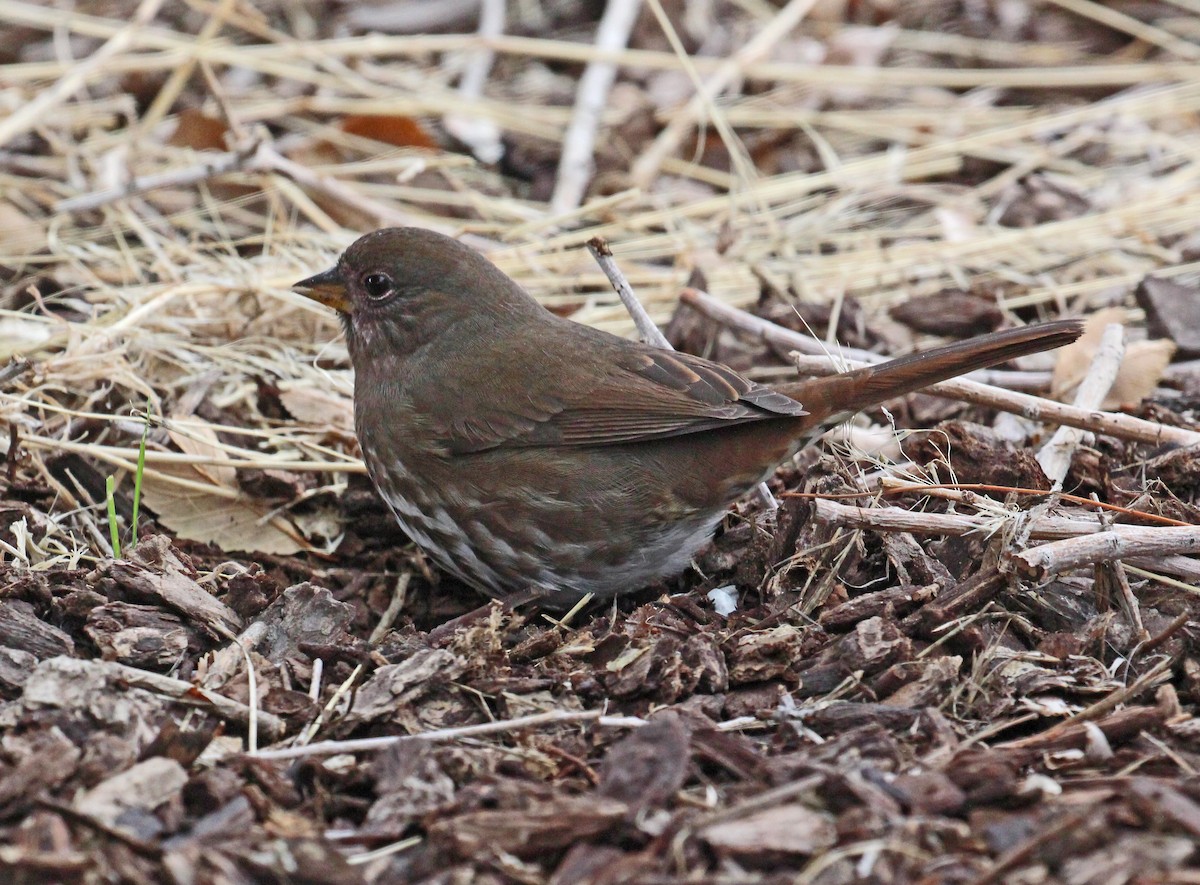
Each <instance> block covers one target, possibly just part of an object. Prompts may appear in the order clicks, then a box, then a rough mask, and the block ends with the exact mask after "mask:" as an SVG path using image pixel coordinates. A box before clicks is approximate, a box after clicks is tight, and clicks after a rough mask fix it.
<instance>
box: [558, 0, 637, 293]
mask: <svg viewBox="0 0 1200 885" xmlns="http://www.w3.org/2000/svg"><path fill="white" fill-rule="evenodd" d="M641 5H642V0H609V2H608V3H607V4H605V7H604V15H603V16H602V17H601V18H600V24H599V26H598V27H597V28H596V50H597V51H599V52H619V51H621V50H622V49H624V48H625V47H626V45H627V44H628V43H629V33H630V31H632V30H633V23H634V22H635V21H637V15H638V10H639V9H640V8H641ZM616 76H617V65H616V63H615V62H612V61H599V60H594V61H592V62H590V63H589V64H588V66H587V70H585V71H584V72H583V76H582V77H580V78H579V87H578V89H577V90H576V92H575V108H574V110H573V111H572V113H571V125H570V126H568V127H567V133H566V135H564V136H563V147H562V154H561V155H560V157H559V161H558V176H557V178H556V180H555V182H554V195H553V196H552V197H551V198H550V212H551V214H552V215H562V214H563V213H566V212H570V211H571V210H572V209H575V208H576V207H578V206H579V204H580V203H581V202H582V201H583V195H584V192H585V191H586V190H587V185H588V182H589V181H590V180H591V178H592V173H593V172H594V171H595V168H596V163H595V160H594V153H595V144H596V128H597V126H598V125H599V123H600V114H601V113H602V112H603V110H604V107H605V105H606V104H607V102H608V93H609V91H610V90H611V89H612V85H613V80H615V79H616ZM593 254H595V253H593ZM610 279H611V278H610Z"/></svg>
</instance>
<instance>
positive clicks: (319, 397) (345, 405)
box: [279, 382, 354, 435]
mask: <svg viewBox="0 0 1200 885" xmlns="http://www.w3.org/2000/svg"><path fill="white" fill-rule="evenodd" d="M279 401H280V402H281V403H283V407H284V408H285V409H287V410H288V414H290V415H291V416H292V417H293V418H295V419H296V420H297V421H300V422H301V423H303V424H315V425H317V426H319V427H332V428H333V429H334V430H336V431H338V432H339V433H345V434H350V435H353V433H354V403H353V402H352V401H351V399H350V398H349V397H348V396H344V395H342V394H339V393H337V392H335V391H331V390H320V389H318V388H316V387H313V386H312V384H310V383H308V382H291V383H287V384H281V385H280V386H279Z"/></svg>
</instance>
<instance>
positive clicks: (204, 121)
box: [167, 108, 229, 151]
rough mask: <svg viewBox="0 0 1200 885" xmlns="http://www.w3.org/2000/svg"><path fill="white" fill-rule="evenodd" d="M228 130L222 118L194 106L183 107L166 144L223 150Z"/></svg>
mask: <svg viewBox="0 0 1200 885" xmlns="http://www.w3.org/2000/svg"><path fill="white" fill-rule="evenodd" d="M228 131H229V127H228V126H227V125H226V124H225V121H224V120H219V119H217V118H216V117H210V116H208V115H207V114H204V113H201V112H200V111H198V110H196V109H195V108H184V109H183V110H182V111H180V112H179V122H178V124H176V126H175V131H174V132H172V133H171V137H170V138H168V139H167V144H170V145H174V146H175V147H189V148H191V149H192V150H196V151H205V150H208V151H224V150H228V147H227V146H226V143H225V133H226V132H228Z"/></svg>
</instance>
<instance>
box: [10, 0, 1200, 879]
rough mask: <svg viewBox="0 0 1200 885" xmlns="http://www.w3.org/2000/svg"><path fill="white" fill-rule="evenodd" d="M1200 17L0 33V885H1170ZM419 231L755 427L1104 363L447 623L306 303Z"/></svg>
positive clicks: (324, 13)
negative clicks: (674, 565)
mask: <svg viewBox="0 0 1200 885" xmlns="http://www.w3.org/2000/svg"><path fill="white" fill-rule="evenodd" d="M1198 11H1200V10H1197V9H1196V8H1195V6H1194V4H1192V3H1190V2H1184V0H1172V2H1113V3H1104V4H1100V3H1095V2H1091V0H1070V2H1067V0H1053V2H1046V3H1036V2H1027V0H997V2H970V3H954V2H942V0H930V2H913V3H894V2H887V0H875V2H850V0H841V2H837V0H818V2H808V0H792V2H782V0H770V2H767V0H753V2H750V0H738V2H732V0H711V2H700V3H693V2H687V3H684V2H681V0H646V2H645V3H640V4H639V3H631V4H625V3H623V2H621V0H612V2H610V3H608V4H603V3H599V2H586V3H585V2H570V0H561V2H547V3H538V2H521V3H512V4H508V5H507V9H505V4H503V3H498V2H493V0H486V2H482V3H480V2H471V0H463V2H455V3H450V2H428V0H393V2H360V3H355V4H350V3H343V2H332V0H329V2H318V0H306V2H300V3H289V2H281V0H211V2H210V0H188V2H186V3H161V2H154V0H142V2H140V3H136V2H130V0H94V2H88V0H79V2H75V3H71V2H68V0H54V2H41V3H21V2H2V3H0V417H2V418H3V421H4V428H3V429H4V430H5V431H6V432H4V433H0V437H2V439H0V450H2V451H3V453H4V463H3V466H2V469H0V557H2V559H0V879H2V880H3V881H5V882H12V883H35V882H36V883H42V882H45V883H75V882H78V883H100V882H132V883H160V882H170V883H179V885H193V883H194V885H207V883H243V882H273V883H358V882H369V883H401V882H427V883H447V885H449V883H467V882H483V883H510V882H511V883H555V885H567V883H593V885H604V883H626V882H642V883H669V882H681V883H682V882H688V883H714V885H718V883H719V885H742V883H745V885H752V883H753V885H757V883H783V882H789V883H792V882H796V883H819V885H827V883H840V882H880V883H890V882H913V883H917V882H919V883H979V885H982V883H989V882H995V883H1055V882H1063V883H1072V885H1093V883H1094V885H1120V883H1158V882H1200V852H1198V850H1197V842H1198V840H1200V777H1198V776H1197V769H1198V768H1200V721H1198V720H1197V719H1196V718H1194V714H1195V712H1196V707H1197V703H1198V702H1200V617H1198V606H1200V595H1198V594H1200V589H1198V588H1200V560H1197V559H1196V558H1195V557H1194V556H1192V555H1191V554H1192V553H1193V552H1194V551H1196V550H1197V549H1198V545H1200V528H1197V526H1200V509H1198V496H1200V462H1198V460H1197V456H1196V451H1197V448H1196V447H1197V446H1198V445H1200V421H1198V420H1197V412H1196V410H1197V407H1198V406H1200V362H1197V358H1200V283H1198V280H1200V236H1198V235H1197V229H1196V219H1197V218H1198V217H1200V189H1198V187H1197V181H1200V152H1198V151H1197V149H1196V145H1197V144H1200V85H1198V84H1200V77H1198V73H1200V66H1198V64H1197V62H1198V60H1200V17H1198V15H1197V12H1198ZM589 107H594V108H598V109H599V111H598V114H597V115H596V116H595V117H594V118H593V119H590V122H589V117H588V114H587V113H586V110H587V108H589ZM398 224H414V225H420V226H425V227H431V228H434V229H436V230H439V231H442V232H444V233H449V234H452V235H455V236H460V237H462V238H463V239H464V240H465V241H466V242H468V243H470V244H471V245H473V246H475V247H476V248H478V249H480V250H482V251H484V252H485V253H486V254H487V255H488V256H489V258H491V259H492V260H493V261H495V262H496V263H497V264H498V265H499V266H500V267H501V268H503V269H504V270H505V271H506V272H508V273H509V274H510V275H512V276H514V277H515V278H516V279H517V280H518V281H519V282H521V283H522V285H525V286H526V287H527V288H529V290H530V291H531V292H533V293H534V294H535V295H536V296H537V297H539V298H540V299H542V300H543V301H544V303H546V304H547V305H548V306H549V307H550V308H551V309H553V310H555V311H556V312H559V313H561V314H563V315H565V316H570V317H572V318H573V319H576V320H579V321H580V322H586V323H590V324H593V325H596V326H599V327H602V328H606V329H609V330H611V331H615V332H618V333H622V334H631V330H632V324H631V321H630V320H629V318H628V315H627V314H626V312H625V310H624V308H623V307H622V306H621V305H620V302H619V301H618V300H617V298H616V296H615V295H614V294H613V292H612V290H611V288H610V286H609V283H608V281H607V280H606V279H605V277H604V275H603V273H602V272H601V270H600V269H599V268H598V267H597V266H596V264H595V263H594V262H593V260H592V258H591V257H590V255H589V254H588V251H587V249H586V248H584V246H585V244H586V243H587V242H588V240H589V239H591V238H592V237H594V236H601V237H603V238H605V239H606V240H607V241H608V242H609V244H610V246H611V247H612V250H613V253H614V255H615V258H616V262H617V264H618V265H619V267H620V268H621V269H622V271H623V272H624V273H625V274H626V275H627V276H628V278H629V280H630V282H631V284H632V285H633V287H634V289H635V290H636V291H637V293H638V295H639V296H640V298H641V299H642V301H643V302H644V303H645V305H646V307H647V309H648V310H649V312H650V314H651V316H652V317H653V318H654V319H655V320H656V321H657V322H659V323H660V324H661V325H662V326H663V328H664V329H665V330H666V331H667V333H668V337H669V338H670V340H671V342H672V344H673V345H674V346H675V347H677V348H679V349H685V350H689V351H691V352H694V353H700V354H703V355H706V356H709V357H712V358H715V359H719V360H722V361H724V362H726V363H728V364H730V365H732V366H734V367H735V368H737V369H738V370H739V371H744V372H746V373H747V374H749V375H750V376H751V377H754V378H756V379H758V380H761V381H764V382H767V383H769V382H770V381H771V380H772V379H783V378H787V377H790V376H791V375H794V373H795V371H796V369H795V368H794V366H793V356H792V355H791V352H792V351H797V350H798V351H802V352H804V353H807V354H809V357H807V359H809V360H812V359H814V357H813V356H812V355H813V354H815V355H817V357H820V356H821V355H822V354H824V353H825V352H826V344H827V343H828V344H832V342H834V340H836V341H837V342H839V343H841V344H843V345H846V346H848V347H850V348H855V349H856V350H855V351H854V352H851V353H849V354H848V355H849V357H851V358H859V357H862V356H864V353H863V352H870V354H881V355H896V354H900V353H905V352H910V351H912V350H914V349H919V348H923V347H927V346H929V345H930V344H932V343H935V342H940V341H945V340H951V339H956V338H962V337H968V336H970V335H973V334H979V333H983V332H987V331H991V330H993V329H998V328H1004V327H1009V326H1013V325H1017V324H1021V323H1026V322H1034V321H1038V320H1044V319H1053V318H1058V317H1068V316H1079V317H1084V318H1087V319H1088V329H1089V331H1088V333H1087V335H1086V336H1085V339H1084V340H1083V342H1082V343H1080V344H1078V345H1073V346H1072V347H1070V348H1065V349H1064V350H1063V351H1061V352H1060V353H1059V354H1051V355H1043V356H1042V357H1035V358H1028V359H1027V360H1026V361H1022V363H1021V365H1019V366H1005V367H1002V368H1001V369H1000V370H999V371H996V372H993V373H991V374H989V375H987V376H986V377H984V378H983V379H981V380H982V381H984V382H987V384H988V386H987V387H984V388H980V389H976V390H975V391H974V392H971V391H967V392H963V391H961V390H959V391H949V395H950V396H949V398H947V397H943V396H934V395H932V394H920V395H915V396H912V397H908V398H906V399H904V400H898V401H895V402H892V403H888V404H887V407H886V409H879V410H876V411H875V412H873V413H872V414H869V415H866V416H862V417H860V418H859V419H857V420H856V421H855V422H854V423H853V425H852V426H851V427H850V428H848V429H845V430H838V431H835V432H834V433H831V434H830V435H829V436H828V437H827V439H826V440H825V442H824V443H823V444H822V445H820V446H817V447H811V448H808V449H805V450H803V451H802V452H801V453H800V454H799V455H798V456H797V457H796V459H795V460H794V462H793V463H789V464H786V465H784V466H783V467H781V468H780V470H779V471H778V473H777V474H776V476H775V477H774V478H773V479H772V481H771V483H770V486H771V490H772V492H773V493H774V495H775V497H776V498H777V499H778V502H779V507H778V509H777V510H775V511H773V512H772V511H770V510H767V509H764V508H763V507H762V506H761V504H760V503H758V502H756V501H747V502H743V503H742V504H741V505H739V506H738V507H737V508H736V510H735V511H734V512H732V513H730V515H729V516H728V518H727V519H726V520H725V522H724V523H723V525H722V526H721V528H720V530H719V532H718V536H717V538H716V540H715V542H714V544H713V545H712V546H711V547H710V548H709V549H708V550H706V551H705V552H704V553H703V554H702V555H701V556H700V557H699V558H698V559H697V560H696V562H695V563H694V565H693V567H692V568H691V569H690V570H689V571H688V572H687V573H685V574H684V575H682V576H680V577H679V578H677V579H675V580H672V581H671V582H669V583H667V584H665V585H661V586H657V587H651V588H635V587H631V588H630V593H629V594H628V595H625V596H622V597H620V598H619V599H617V600H616V601H615V602H613V601H609V602H592V603H590V604H588V605H585V606H583V607H581V608H579V609H578V610H576V611H572V612H570V613H566V614H564V613H562V612H554V611H542V610H539V609H538V608H537V607H536V606H530V605H525V606H518V607H517V608H515V609H512V608H507V607H504V606H501V605H498V604H494V605H492V606H491V607H490V608H485V609H483V610H481V611H480V610H477V609H479V607H480V606H481V605H484V603H485V602H486V601H485V600H483V599H481V598H480V597H478V596H477V595H476V594H475V593H474V592H473V591H471V590H470V589H468V588H466V587H463V586H460V585H458V584H457V583H456V582H455V581H454V580H453V579H451V578H449V577H447V576H445V575H442V574H440V573H439V572H438V571H437V569H436V568H435V567H433V566H432V565H431V563H429V562H428V561H427V560H426V559H425V558H424V557H423V556H422V554H421V553H420V552H419V551H418V550H417V549H416V548H415V547H414V546H413V545H412V544H411V543H410V542H409V541H408V539H407V538H406V537H405V536H404V535H403V533H402V532H401V530H400V529H399V528H398V527H397V526H396V525H395V523H394V521H393V520H392V518H391V515H390V513H389V512H388V510H387V508H386V507H385V506H384V505H383V504H382V502H381V501H380V500H379V498H378V496H377V495H376V494H375V492H374V490H373V489H372V488H371V486H370V484H369V482H368V480H367V479H366V477H365V475H364V473H363V470H362V465H361V461H360V460H359V457H358V449H357V443H356V441H355V439H354V435H353V429H352V428H353V424H352V414H353V411H352V409H353V406H352V398H351V373H350V367H349V360H348V357H347V353H346V349H345V344H344V341H343V339H342V338H341V335H340V330H339V327H338V323H337V321H336V319H335V318H334V317H333V316H331V315H330V314H329V312H328V311H326V310H325V309H323V308H320V307H319V306H317V305H314V304H311V303H309V302H308V301H306V300H305V299H304V298H302V297H300V296H299V295H296V294H295V293H292V292H291V291H290V285H291V284H292V283H293V282H295V281H296V280H298V279H300V278H301V277H304V276H307V275H308V274H311V273H313V272H315V271H318V270H321V269H324V268H325V267H328V266H329V264H330V263H331V261H332V260H333V258H334V256H336V255H337V254H338V252H339V251H340V250H341V249H343V248H344V247H345V246H346V245H347V244H348V243H349V242H351V241H352V240H353V239H354V238H355V237H356V236H358V235H359V234H361V233H362V232H364V231H368V230H372V229H375V228H378V227H383V226H390V225H398ZM763 321H767V323H769V324H773V325H769V326H765V325H764V323H763ZM1114 326H1119V327H1121V329H1123V335H1122V334H1121V332H1120V330H1114V329H1113V327H1114ZM1106 329H1108V330H1110V331H1107V332H1106ZM810 332H811V333H812V334H813V335H815V336H816V337H817V339H820V340H819V341H814V340H813V339H812V338H809V337H806V336H807V335H808V333H810ZM789 336H790V337H789ZM870 354H865V355H867V356H869V355H870ZM804 365H805V366H806V368H805V370H806V371H807V370H809V363H805V364H804ZM1081 382H1082V383H1081ZM1012 391H1018V392H1020V395H1021V396H1024V399H1020V398H1017V399H1014V398H1013V393H1012ZM1063 402H1065V403H1068V404H1072V403H1073V404H1074V405H1073V406H1072V407H1069V408H1065V407H1063V406H1062V405H1061V404H1060V403H1063ZM1067 426H1071V427H1075V428H1077V430H1078V433H1076V434H1075V435H1072V434H1071V431H1059V432H1058V433H1056V430H1057V429H1058V428H1060V427H1067ZM143 449H144V451H143ZM139 462H141V464H142V467H141V469H139V467H138V465H139ZM1056 479H1061V489H1062V491H1061V492H1059V491H1057V490H1054V491H1052V490H1053V489H1054V484H1055V480H1056ZM110 489H111V491H110ZM472 612H474V614H473V616H471V617H467V618H464V619H463V620H455V619H458V618H460V616H464V615H468V614H469V613H472ZM451 622H452V623H451Z"/></svg>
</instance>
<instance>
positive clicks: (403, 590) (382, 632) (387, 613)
mask: <svg viewBox="0 0 1200 885" xmlns="http://www.w3.org/2000/svg"><path fill="white" fill-rule="evenodd" d="M411 580H412V572H404V573H403V574H402V575H400V577H399V578H397V579H396V586H395V588H394V589H393V590H392V598H391V599H390V600H389V601H388V606H387V608H385V609H384V610H383V614H382V615H380V616H379V623H378V624H376V625H375V629H374V630H372V631H371V636H370V638H369V639H368V640H367V642H369V643H370V644H371V645H377V644H378V643H379V641H380V640H382V639H383V637H384V636H387V632H388V630H391V629H392V624H394V623H396V618H397V616H399V614H400V611H401V610H402V609H403V608H404V602H405V600H406V599H408V582H409V581H411Z"/></svg>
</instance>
